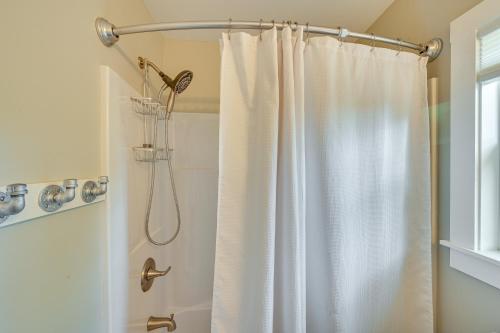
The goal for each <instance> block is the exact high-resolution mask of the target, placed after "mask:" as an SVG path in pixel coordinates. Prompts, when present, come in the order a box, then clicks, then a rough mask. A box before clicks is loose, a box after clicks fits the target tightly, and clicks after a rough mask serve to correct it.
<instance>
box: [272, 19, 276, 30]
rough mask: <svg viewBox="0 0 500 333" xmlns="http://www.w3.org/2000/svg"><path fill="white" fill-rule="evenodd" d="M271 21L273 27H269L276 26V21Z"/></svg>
mask: <svg viewBox="0 0 500 333" xmlns="http://www.w3.org/2000/svg"><path fill="white" fill-rule="evenodd" d="M271 22H272V23H273V27H272V28H271V29H274V27H275V26H276V22H275V21H274V20H272V21H271Z"/></svg>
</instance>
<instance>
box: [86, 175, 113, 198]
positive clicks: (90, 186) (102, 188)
mask: <svg viewBox="0 0 500 333" xmlns="http://www.w3.org/2000/svg"><path fill="white" fill-rule="evenodd" d="M108 182H109V180H108V176H101V177H99V179H98V183H99V185H97V183H96V182H94V181H92V180H89V181H87V182H85V184H83V188H82V200H83V201H85V202H86V203H91V202H93V201H94V200H95V199H96V198H97V197H98V196H100V195H103V194H105V193H106V192H107V191H108Z"/></svg>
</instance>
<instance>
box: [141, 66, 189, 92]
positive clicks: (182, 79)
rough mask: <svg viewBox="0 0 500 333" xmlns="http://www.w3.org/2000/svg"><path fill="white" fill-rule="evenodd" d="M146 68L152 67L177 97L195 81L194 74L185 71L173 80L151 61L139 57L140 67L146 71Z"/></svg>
mask: <svg viewBox="0 0 500 333" xmlns="http://www.w3.org/2000/svg"><path fill="white" fill-rule="evenodd" d="M146 66H150V67H151V68H153V69H154V70H155V71H156V72H157V73H158V75H160V77H161V79H162V80H163V82H165V84H166V85H167V86H169V87H170V88H171V89H172V91H174V92H175V94H176V95H179V94H181V93H182V92H184V90H186V88H187V87H188V86H189V84H190V83H191V81H192V80H193V72H191V71H189V70H184V71H182V72H180V73H179V74H177V76H176V77H175V78H174V79H173V80H172V78H170V77H169V76H168V75H167V74H165V73H163V72H162V71H161V70H160V68H159V67H158V66H156V65H155V64H154V63H152V62H151V61H149V60H147V59H145V58H142V57H139V67H140V68H141V69H144V68H145V67H146Z"/></svg>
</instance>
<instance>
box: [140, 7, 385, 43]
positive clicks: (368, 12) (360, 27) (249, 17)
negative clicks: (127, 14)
mask: <svg viewBox="0 0 500 333" xmlns="http://www.w3.org/2000/svg"><path fill="white" fill-rule="evenodd" d="M392 2H393V0H175V1H174V0H144V3H145V5H146V7H147V8H148V9H149V11H150V12H151V15H152V16H153V19H154V20H155V21H156V22H169V21H170V22H174V21H209V20H226V19H228V18H229V17H231V18H232V19H233V20H234V21H238V20H242V21H259V19H260V18H262V19H263V20H265V21H271V20H273V19H274V20H276V21H277V22H281V21H283V20H286V21H288V20H291V21H293V22H295V21H297V22H299V23H303V24H305V23H306V22H309V23H310V24H311V25H317V26H325V27H333V28H335V27H338V26H342V27H346V28H348V29H349V30H351V31H357V32H364V31H366V29H368V28H369V27H370V25H371V24H372V23H373V22H374V21H375V20H376V19H377V18H378V17H379V16H380V15H381V14H382V13H383V12H384V10H385V9H386V8H387V7H389V5H390V4H391V3H392ZM144 23H146V22H144ZM168 34H169V35H170V36H175V37H181V38H188V39H215V38H217V36H219V34H220V32H211V33H210V32H206V31H205V32H200V31H189V32H169V33H168Z"/></svg>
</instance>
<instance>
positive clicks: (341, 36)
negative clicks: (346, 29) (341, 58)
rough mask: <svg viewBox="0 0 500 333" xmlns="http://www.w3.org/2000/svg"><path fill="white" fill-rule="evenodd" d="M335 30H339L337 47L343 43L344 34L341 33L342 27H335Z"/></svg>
mask: <svg viewBox="0 0 500 333" xmlns="http://www.w3.org/2000/svg"><path fill="white" fill-rule="evenodd" d="M337 30H338V31H339V42H340V44H339V47H342V45H343V44H344V34H343V29H342V27H337Z"/></svg>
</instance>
